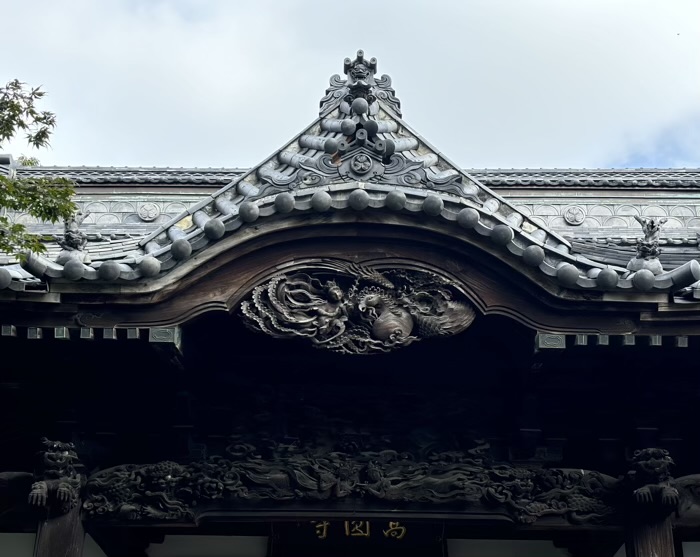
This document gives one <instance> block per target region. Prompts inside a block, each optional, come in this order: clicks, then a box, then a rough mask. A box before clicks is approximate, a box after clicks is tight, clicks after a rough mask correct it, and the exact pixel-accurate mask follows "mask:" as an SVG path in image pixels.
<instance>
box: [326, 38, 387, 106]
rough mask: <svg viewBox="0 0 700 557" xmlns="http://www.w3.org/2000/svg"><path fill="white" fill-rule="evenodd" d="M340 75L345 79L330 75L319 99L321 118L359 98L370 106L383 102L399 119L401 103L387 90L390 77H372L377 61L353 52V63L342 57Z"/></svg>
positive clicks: (359, 52) (362, 53)
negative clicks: (323, 92) (343, 75)
mask: <svg viewBox="0 0 700 557" xmlns="http://www.w3.org/2000/svg"><path fill="white" fill-rule="evenodd" d="M343 72H344V73H345V75H346V76H347V79H343V78H342V77H340V76H339V75H338V74H335V75H333V76H331V78H330V87H329V88H328V89H326V95H325V96H324V97H323V98H322V99H321V102H320V110H319V114H320V115H321V116H325V115H326V114H328V113H329V112H331V111H332V110H334V109H336V108H337V107H338V106H340V105H341V104H342V103H347V104H348V105H349V104H351V103H352V101H354V100H355V99H357V98H362V99H365V100H366V101H367V103H368V104H369V105H372V104H373V103H374V102H375V101H377V100H381V101H383V102H384V103H385V104H386V105H387V106H388V107H389V108H390V109H391V110H392V112H394V114H396V115H397V116H399V117H401V102H400V101H399V99H397V98H396V92H395V91H394V89H393V88H392V87H391V78H390V77H389V76H388V75H386V74H384V75H382V76H381V77H380V78H375V77H374V76H375V73H376V72H377V59H376V58H370V59H369V60H367V59H366V58H365V53H364V51H362V50H358V51H357V57H356V58H355V59H354V60H350V58H346V59H345V60H344V62H343Z"/></svg>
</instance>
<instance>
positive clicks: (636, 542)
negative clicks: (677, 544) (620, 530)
mask: <svg viewBox="0 0 700 557" xmlns="http://www.w3.org/2000/svg"><path fill="white" fill-rule="evenodd" d="M671 520H672V519H671V517H670V516H669V517H667V518H666V519H664V520H658V521H649V522H642V523H638V524H634V525H632V526H630V528H629V531H628V535H627V543H626V548H627V557H675V556H676V552H675V548H674V543H673V527H672V523H671Z"/></svg>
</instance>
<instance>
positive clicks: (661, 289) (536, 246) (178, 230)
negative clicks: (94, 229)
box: [0, 51, 700, 302]
mask: <svg viewBox="0 0 700 557" xmlns="http://www.w3.org/2000/svg"><path fill="white" fill-rule="evenodd" d="M376 70H377V61H376V59H374V58H372V59H367V58H365V56H364V54H363V52H362V51H359V52H358V54H357V57H356V58H355V59H354V60H350V59H346V60H345V64H344V71H345V77H344V78H341V77H340V76H338V75H335V76H333V77H332V78H331V80H330V87H329V88H328V89H327V91H326V95H325V96H324V97H323V98H322V100H321V103H320V113H319V117H318V118H317V119H316V120H314V121H313V122H312V123H311V125H309V126H308V127H307V128H306V129H305V130H303V131H302V132H301V133H300V134H299V135H297V136H296V137H295V138H293V139H292V140H291V141H290V142H288V143H287V144H286V145H285V146H284V147H282V148H281V149H280V150H278V151H276V152H275V153H274V154H273V155H271V156H270V157H269V158H267V159H266V160H264V161H262V163H260V164H259V165H258V166H256V167H254V168H253V169H250V170H248V171H240V172H236V173H235V175H234V178H233V179H232V181H231V182H230V183H228V184H227V185H225V186H224V187H222V188H221V189H219V190H218V191H216V192H215V193H213V194H211V195H207V196H206V197H204V198H203V199H202V200H201V201H200V202H199V203H196V204H194V205H193V206H191V207H190V208H189V209H188V210H187V211H186V212H183V213H182V214H180V215H178V216H177V217H175V218H173V219H171V220H170V221H169V222H167V223H165V224H163V225H162V226H160V227H159V228H157V229H156V230H155V231H154V232H152V233H150V234H149V235H147V236H145V237H144V238H143V239H142V240H140V242H139V243H138V244H136V245H130V249H129V250H128V251H126V250H125V251H124V252H122V253H114V254H113V255H111V256H110V257H109V258H105V257H103V258H102V259H100V260H96V261H91V260H90V258H89V257H88V256H87V254H85V253H84V251H83V247H84V245H85V238H84V234H82V233H81V231H80V223H81V218H84V216H80V215H78V216H77V217H76V220H75V221H72V222H69V223H66V228H65V234H64V239H63V241H62V242H59V244H60V245H61V246H62V248H63V251H62V252H61V253H60V254H59V255H58V257H57V258H56V260H49V259H48V258H45V257H42V256H39V255H34V254H30V256H29V257H28V259H27V261H26V262H25V263H24V265H23V267H24V269H19V268H18V267H14V268H4V269H2V268H0V288H10V289H14V290H22V289H23V287H22V285H21V281H27V280H31V277H32V276H33V277H36V278H38V279H40V280H41V281H44V282H46V283H48V284H49V285H50V286H51V288H50V290H52V291H54V292H63V293H82V294H84V293H86V292H99V293H100V294H102V295H111V294H119V295H120V296H121V297H122V300H123V296H129V295H133V296H144V295H153V296H158V295H159V294H158V293H162V292H173V291H175V290H178V289H179V288H180V287H181V285H184V284H185V283H187V282H189V281H191V280H193V279H191V278H188V277H191V276H192V274H193V273H194V272H195V270H196V271H197V272H198V273H199V274H200V276H201V274H202V268H203V267H202V266H203V265H204V264H205V263H207V265H209V267H210V268H211V269H212V270H214V269H216V268H217V264H216V263H209V262H212V261H221V260H222V258H223V259H225V254H226V253H230V252H232V251H234V250H235V251H236V252H237V253H238V252H240V253H243V252H245V251H246V250H249V249H253V248H246V245H249V244H250V241H251V240H253V239H256V240H258V239H260V238H261V237H264V236H268V237H270V238H272V237H273V236H274V240H270V242H272V243H274V242H284V241H287V240H288V238H290V237H292V236H291V235H290V236H287V235H286V234H285V233H286V232H287V233H291V232H292V231H296V232H295V233H297V234H300V232H299V231H301V230H304V231H306V232H304V234H306V236H307V237H308V235H309V234H312V235H315V236H316V237H325V236H332V235H333V234H334V230H339V227H341V226H342V227H344V232H343V233H342V234H343V235H345V236H347V235H349V234H352V232H348V228H351V229H352V230H355V231H356V234H357V235H358V236H362V235H363V234H366V232H365V231H367V230H369V229H370V227H375V228H374V229H376V227H377V226H384V227H385V229H384V232H383V233H385V235H386V237H390V236H391V234H392V233H391V232H386V229H387V228H392V227H393V228H394V229H395V230H401V234H402V236H403V237H404V239H406V238H408V237H410V236H411V234H412V233H413V235H414V236H415V237H420V236H424V235H425V234H426V233H427V234H433V235H442V236H443V237H445V243H447V242H448V241H449V243H451V244H452V245H455V244H459V243H462V244H463V245H464V248H465V249H469V250H472V251H476V252H478V253H480V254H485V255H486V257H487V258H491V259H492V260H493V261H496V262H498V264H503V263H505V265H506V266H507V267H508V268H509V269H510V270H511V271H512V273H513V274H514V276H516V277H517V276H522V277H523V278H526V279H527V281H528V282H529V283H530V284H533V283H534V284H535V285H537V287H540V288H544V289H545V290H546V291H548V292H549V293H550V294H552V295H554V296H555V297H559V298H563V299H571V298H580V297H581V291H584V292H585V291H588V292H590V293H591V295H592V296H593V297H594V298H596V299H600V300H602V299H609V300H615V301H616V302H620V301H624V300H625V299H626V296H628V297H629V295H631V297H629V299H630V300H634V301H636V302H638V301H640V300H641V301H643V300H645V299H647V298H645V296H647V297H649V296H651V298H648V299H649V300H652V299H653V300H656V301H658V299H659V298H658V296H659V294H664V295H668V294H669V293H675V292H678V291H679V290H681V289H682V288H684V287H687V286H689V285H691V284H693V283H695V282H696V281H698V280H699V279H700V265H698V263H697V261H695V260H691V261H690V262H687V263H685V264H683V265H682V266H680V267H678V268H676V269H673V270H671V271H670V272H665V271H664V270H663V268H662V267H661V266H660V264H658V260H657V255H658V249H656V250H655V247H654V239H653V238H651V240H650V239H649V238H646V240H645V241H644V242H642V243H643V244H644V246H646V247H644V246H642V248H644V249H642V248H640V250H641V251H638V254H637V255H638V256H639V257H638V259H640V260H642V261H638V262H637V264H636V265H635V266H627V267H625V266H623V265H620V266H615V265H610V264H609V262H606V261H603V260H596V259H595V258H594V257H585V256H582V255H580V254H576V253H572V246H571V244H570V242H569V241H568V240H566V239H565V238H564V237H562V236H560V235H559V234H557V233H555V232H554V231H552V230H550V229H548V228H547V227H546V226H543V225H542V223H541V222H538V221H536V220H533V219H532V218H530V217H529V216H528V215H527V214H525V213H524V212H523V211H521V210H518V209H517V208H516V207H515V206H514V205H512V204H510V203H509V202H508V201H507V200H505V199H503V198H502V197H501V196H499V195H498V194H496V193H494V192H493V191H492V190H491V189H489V188H488V187H486V186H485V185H484V184H483V183H482V182H481V181H479V180H477V179H476V178H474V177H473V176H472V175H470V174H468V173H466V172H464V171H462V170H460V169H459V168H458V167H457V166H456V165H454V164H452V163H451V162H450V161H449V160H448V159H446V158H445V157H444V155H442V154H441V153H440V152H439V151H438V150H437V149H435V148H434V147H432V146H431V145H430V144H429V143H428V142H427V141H426V140H424V139H423V138H422V137H421V136H420V135H418V134H417V133H415V132H414V131H413V130H412V129H411V128H410V127H409V126H408V125H407V124H406V123H405V122H404V121H403V120H402V118H401V111H400V102H399V100H398V99H397V97H396V95H395V92H394V89H393V88H392V86H391V79H390V78H389V77H388V76H386V75H383V76H382V77H377V76H376V75H375V74H376ZM647 220H650V221H651V220H653V219H647ZM640 223H641V224H642V226H643V227H644V226H652V227H653V226H657V230H658V227H659V226H661V224H663V223H660V222H656V221H654V222H652V223H651V225H650V224H649V223H646V224H645V223H644V222H642V221H640ZM374 229H372V230H374ZM309 230H312V231H313V232H311V233H309V232H308V231H309ZM81 234H82V236H81ZM377 241H379V242H381V241H382V240H381V239H380V238H377ZM649 241H651V243H649ZM645 242H646V243H645ZM656 242H657V243H656V248H658V233H657V234H656ZM132 244H133V243H132ZM647 260H652V263H653V264H647V263H646V261H647ZM266 278H269V277H266ZM88 284H89V285H90V286H87V285H88ZM258 284H260V282H259V283H258ZM576 291H579V293H578V294H577V293H576ZM645 293H646V294H645ZM640 296H641V298H640Z"/></svg>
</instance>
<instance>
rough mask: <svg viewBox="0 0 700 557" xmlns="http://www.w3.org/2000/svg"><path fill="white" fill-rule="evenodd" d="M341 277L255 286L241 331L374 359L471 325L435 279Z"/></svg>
mask: <svg viewBox="0 0 700 557" xmlns="http://www.w3.org/2000/svg"><path fill="white" fill-rule="evenodd" d="M341 267H342V266H341ZM342 270H344V271H345V272H343V273H338V274H335V275H333V274H330V273H328V271H319V272H313V273H296V274H291V275H278V276H276V277H274V278H272V279H271V280H269V281H268V282H267V283H265V284H262V285H260V286H257V287H256V288H255V289H254V290H253V292H252V294H251V295H250V297H249V299H248V300H245V301H243V302H242V304H241V312H242V314H243V319H244V321H245V323H246V324H247V325H248V326H249V327H250V328H252V329H254V330H258V331H262V332H264V333H267V334H269V335H271V336H273V337H275V338H294V337H303V338H308V339H309V340H310V341H311V342H312V343H313V345H314V346H316V347H319V348H325V349H328V350H332V351H335V352H341V353H346V354H373V353H381V352H388V351H390V350H392V349H394V348H398V347H402V346H407V345H409V344H411V343H412V342H414V341H416V340H419V339H423V338H429V337H434V336H441V335H452V334H456V333H459V332H461V331H463V330H465V329H466V328H467V327H468V326H469V325H471V323H472V321H473V320H474V318H475V312H474V309H473V308H472V306H471V305H470V304H468V303H467V302H465V301H461V300H458V299H456V297H457V295H456V292H455V290H454V288H453V287H451V286H450V284H449V282H448V281H447V280H446V279H444V278H442V277H440V276H438V275H436V274H435V273H431V272H426V271H409V270H387V271H382V272H379V271H376V270H374V269H370V268H368V267H362V266H360V265H350V264H349V265H346V266H344V269H342V268H341V271H342Z"/></svg>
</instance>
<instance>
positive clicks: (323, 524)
mask: <svg viewBox="0 0 700 557" xmlns="http://www.w3.org/2000/svg"><path fill="white" fill-rule="evenodd" d="M311 524H313V525H314V529H315V531H316V537H317V538H318V539H319V540H325V539H326V538H327V537H328V527H329V526H330V525H331V523H330V522H328V521H327V520H320V521H319V520H312V521H311Z"/></svg>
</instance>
